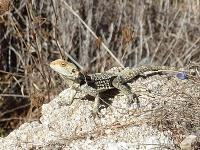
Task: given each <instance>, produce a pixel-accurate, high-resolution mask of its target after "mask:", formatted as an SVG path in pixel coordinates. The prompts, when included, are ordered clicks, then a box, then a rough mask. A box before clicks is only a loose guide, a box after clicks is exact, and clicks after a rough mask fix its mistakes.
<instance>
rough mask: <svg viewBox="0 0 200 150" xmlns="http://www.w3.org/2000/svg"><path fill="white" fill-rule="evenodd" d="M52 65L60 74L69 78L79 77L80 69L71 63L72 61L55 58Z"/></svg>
mask: <svg viewBox="0 0 200 150" xmlns="http://www.w3.org/2000/svg"><path fill="white" fill-rule="evenodd" d="M50 67H51V68H52V69H53V70H54V71H56V72H58V73H59V74H60V75H62V76H64V77H66V78H68V79H72V80H73V79H76V78H78V76H79V70H78V68H77V67H76V66H75V65H74V64H72V63H70V62H67V61H65V60H63V59H57V60H54V61H52V62H51V63H50Z"/></svg>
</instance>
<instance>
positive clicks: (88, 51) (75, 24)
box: [0, 0, 200, 135]
mask: <svg viewBox="0 0 200 150" xmlns="http://www.w3.org/2000/svg"><path fill="white" fill-rule="evenodd" d="M5 2H8V1H4V0H0V5H1V6H0V13H1V16H0V35H1V36H0V57H1V59H0V102H1V103H0V110H1V112H0V127H1V129H2V132H1V133H2V135H5V134H7V133H9V132H10V131H11V130H13V129H15V128H16V127H18V126H19V125H20V124H21V123H23V122H24V121H32V120H33V119H38V117H39V116H40V112H39V110H40V107H41V105H42V103H45V102H48V101H50V98H51V97H52V96H54V95H56V94H57V93H58V92H59V91H60V90H61V89H63V88H64V86H65V85H64V83H63V82H62V81H60V79H58V78H57V75H55V74H54V73H53V72H52V71H51V70H50V69H49V66H48V64H49V62H50V61H51V60H54V59H56V58H61V57H62V58H69V59H70V60H71V61H73V62H75V63H76V64H77V65H78V66H80V67H84V70H85V71H87V72H100V71H104V70H106V69H109V68H111V67H113V66H119V65H120V64H119V62H120V63H121V64H123V65H124V66H137V65H139V64H149V63H151V64H159V65H170V66H181V67H185V66H186V65H187V64H189V63H190V62H195V63H199V62H200V50H199V49H200V27H199V24H200V19H199V18H200V11H199V8H200V4H199V1H198V0H194V1H187V0H173V1H171V0H167V1H163V0H159V1H152V0H150V1H145V0H136V1H134V2H133V1H130V0H125V1H117V2H116V1H114V0H108V1H103V0H102V1H92V0H73V1H72V0H67V1H63V0H57V1H54V0H50V1H48V0H43V1H39V0H32V1H30V0H29V1H25V0H20V1H16V0H14V1H12V3H9V5H8V4H7V3H6V4H5ZM63 2H66V3H67V4H69V5H70V6H71V7H72V9H73V10H74V12H75V13H76V14H77V15H78V16H79V17H80V18H82V20H83V21H84V22H85V23H86V24H87V25H88V27H89V28H90V29H91V30H92V31H93V32H94V33H95V34H96V35H97V37H98V38H95V37H94V36H93V35H92V34H91V33H90V32H89V30H88V29H87V28H86V27H85V26H84V25H83V24H82V23H81V22H80V20H79V19H78V18H77V17H75V16H74V14H72V12H70V11H69V8H67V7H66V5H64V3H63ZM102 42H104V43H105V45H106V46H107V47H108V48H109V50H110V52H109V51H108V50H105V48H104V47H103V46H102V45H101V44H102ZM112 55H114V56H115V57H116V58H117V60H118V62H117V61H116V59H115V58H114V57H113V56H112ZM197 81H198V82H199V78H198V79H196V80H195V82H197ZM59 83H60V84H59ZM198 85H199V83H198ZM176 92H180V93H181V92H182V91H176ZM182 94H184V93H182ZM188 99H192V100H196V101H195V103H196V102H198V101H199V97H195V96H194V97H192V98H191V97H188ZM185 103H186V104H185ZM186 107H187V108H188V110H189V111H183V109H184V110H185V108H186ZM171 108H172V111H171V112H168V113H167V114H163V113H162V112H165V111H163V110H164V109H165V108H164V107H163V110H162V111H159V112H157V113H156V114H157V115H159V117H158V116H155V119H156V118H161V119H160V120H159V119H156V120H155V122H154V123H156V124H157V125H158V124H162V123H163V124H167V126H166V127H168V128H172V127H171V124H173V121H174V120H175V121H177V120H176V119H177V118H178V119H179V120H178V122H181V121H182V120H181V118H182V116H179V115H180V114H181V113H180V112H184V113H185V114H181V115H186V121H187V122H190V123H189V126H190V128H193V127H194V126H195V125H196V124H195V123H196V121H197V120H198V119H199V114H198V113H199V111H198V109H194V108H199V104H198V105H197V106H196V107H195V106H194V105H193V106H190V104H188V103H187V102H184V103H183V105H180V108H178V109H177V108H176V109H174V108H173V106H171ZM193 110H196V111H193ZM194 112H195V114H194ZM171 113H173V114H177V116H176V118H171V119H169V120H168V121H167V120H166V122H162V120H163V117H166V116H171ZM197 114H198V115H197ZM191 115H192V116H194V115H196V116H195V117H197V118H195V117H194V118H193V119H194V120H191ZM191 122H192V123H191ZM156 124H155V125H156ZM198 125H199V124H198Z"/></svg>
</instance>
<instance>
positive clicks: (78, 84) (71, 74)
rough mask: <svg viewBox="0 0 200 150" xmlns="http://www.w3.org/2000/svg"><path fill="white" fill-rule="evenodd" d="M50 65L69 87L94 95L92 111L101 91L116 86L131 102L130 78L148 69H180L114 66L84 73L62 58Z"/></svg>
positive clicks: (95, 111) (170, 68)
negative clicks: (93, 72) (97, 71)
mask: <svg viewBox="0 0 200 150" xmlns="http://www.w3.org/2000/svg"><path fill="white" fill-rule="evenodd" d="M50 67H51V68H52V69H53V70H54V71H56V72H58V73H59V74H60V75H61V76H62V77H63V78H64V79H65V80H66V81H67V83H68V84H69V86H70V88H72V89H75V90H76V91H83V92H84V93H85V94H89V95H91V96H94V97H95V103H94V107H93V111H94V113H97V112H98V111H99V105H100V98H99V93H101V92H103V91H106V90H109V89H113V88H116V89H118V90H120V91H121V92H122V93H123V94H125V95H126V96H127V98H128V103H129V104H131V103H132V101H133V98H136V95H135V94H134V93H132V92H131V88H130V87H129V86H128V84H127V83H128V82H129V81H130V80H131V79H134V78H135V77H136V76H138V75H142V74H144V73H145V72H148V71H176V72H179V71H181V69H178V68H174V67H167V66H141V67H138V68H134V69H131V68H125V69H123V68H114V69H113V70H112V69H111V70H108V71H106V72H103V73H95V74H89V75H85V74H83V73H82V72H80V71H79V70H78V68H77V67H76V66H75V65H74V64H72V63H70V62H67V61H65V60H62V59H57V60H55V61H53V62H51V63H50ZM115 70H116V72H115ZM75 94H76V93H75ZM75 94H74V96H75ZM74 96H73V97H72V99H71V100H70V104H71V103H72V102H73V99H74Z"/></svg>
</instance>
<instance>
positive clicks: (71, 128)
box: [0, 75, 200, 150]
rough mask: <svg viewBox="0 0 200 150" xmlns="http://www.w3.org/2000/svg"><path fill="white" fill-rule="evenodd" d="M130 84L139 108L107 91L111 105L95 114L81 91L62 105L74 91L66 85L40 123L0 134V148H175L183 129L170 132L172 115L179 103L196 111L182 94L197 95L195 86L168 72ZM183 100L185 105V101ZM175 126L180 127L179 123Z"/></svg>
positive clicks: (44, 109)
mask: <svg viewBox="0 0 200 150" xmlns="http://www.w3.org/2000/svg"><path fill="white" fill-rule="evenodd" d="M130 85H131V87H132V91H133V92H135V93H136V94H137V95H138V97H139V101H140V108H137V109H136V105H133V106H127V102H126V97H125V96H124V95H121V94H116V95H114V96H113V95H111V92H112V91H110V92H107V93H105V95H104V97H105V96H107V97H109V99H108V100H109V101H107V103H110V102H111V101H112V104H111V105H109V106H108V107H106V105H105V107H103V108H102V109H101V115H100V116H99V117H95V118H94V116H93V115H92V113H91V112H92V106H93V101H92V100H88V99H81V98H82V97H84V95H83V94H81V93H79V94H78V95H77V96H76V99H75V100H74V102H73V104H72V105H71V106H67V105H66V103H67V100H69V98H70V95H71V94H72V92H74V91H72V90H70V89H66V90H64V91H63V92H61V93H60V94H59V95H58V96H57V97H56V98H55V99H53V100H52V101H51V102H49V103H48V104H44V105H43V107H42V117H41V118H40V122H36V121H34V122H31V123H25V124H23V125H21V126H20V127H19V128H18V129H16V130H14V131H13V132H11V133H10V134H9V135H8V136H7V137H5V138H1V139H0V149H4V150H15V149H16V150H22V149H44V150H49V149H66V150H68V149H72V150H73V149H74V150H75V149H83V150H86V149H91V150H93V149H97V150H100V149H107V150H112V149H116V150H128V149H133V150H135V149H139V150H140V149H141V150H142V149H147V150H150V149H162V150H163V149H177V148H178V147H179V140H178V139H179V138H180V141H181V140H182V139H181V138H182V137H183V136H184V134H185V132H184V131H182V134H179V135H174V130H173V128H172V127H175V126H177V124H176V123H177V122H178V121H177V122H176V121H174V118H176V117H177V118H181V114H180V111H181V112H184V111H183V110H182V107H181V106H182V104H184V107H188V109H187V112H188V111H190V109H192V110H193V112H194V113H196V115H199V114H198V113H199V111H200V109H199V107H200V106H199V107H197V108H195V107H192V108H189V106H191V105H192V104H193V103H195V104H196V102H197V101H194V102H193V101H192V100H191V99H189V98H188V97H187V96H186V95H189V96H195V97H198V98H199V96H200V95H199V93H200V92H197V91H198V90H199V89H200V88H199V85H198V86H196V85H197V84H195V83H193V81H191V80H179V79H177V78H176V77H174V76H169V75H154V76H151V77H148V78H138V79H137V80H136V81H133V82H132V83H131V84H130ZM183 92H184V94H183V95H182V94H181V93H183ZM110 97H111V98H110ZM112 97H114V98H112ZM187 103H190V105H188V106H186V105H187ZM103 106H104V105H103ZM179 109H180V111H179ZM183 109H184V108H183ZM173 111H174V112H173ZM171 114H172V115H174V116H170V115H171ZM179 115H180V116H179ZM167 116H170V118H167ZM165 117H166V118H165ZM195 117H197V118H198V117H199V116H195ZM190 118H191V119H193V118H192V117H190ZM170 119H171V120H170ZM183 119H184V118H183ZM186 119H188V118H187V117H186ZM188 122H191V120H187V121H185V122H184V121H183V124H179V126H181V129H182V127H185V124H184V123H188ZM174 124H175V125H174ZM173 125H174V126H173ZM169 127H170V128H169ZM175 129H176V132H177V131H179V130H178V129H179V128H177V127H176V128H175ZM181 136H182V137H181Z"/></svg>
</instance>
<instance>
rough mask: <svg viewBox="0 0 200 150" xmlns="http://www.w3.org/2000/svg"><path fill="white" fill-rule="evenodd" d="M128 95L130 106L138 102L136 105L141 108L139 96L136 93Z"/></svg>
mask: <svg viewBox="0 0 200 150" xmlns="http://www.w3.org/2000/svg"><path fill="white" fill-rule="evenodd" d="M127 97H128V102H127V105H128V107H131V105H133V103H135V102H136V105H137V106H136V107H137V108H140V102H139V98H138V96H137V95H136V94H129V95H128V96H127Z"/></svg>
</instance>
